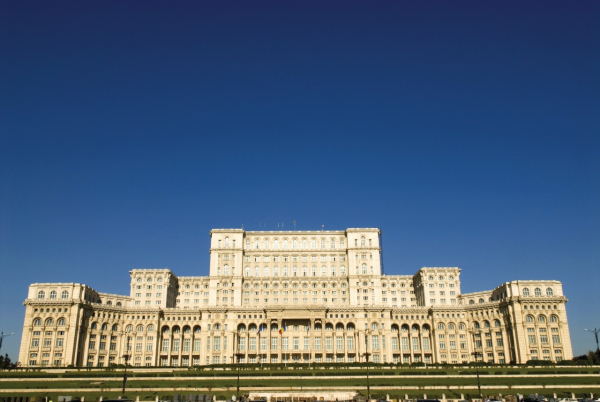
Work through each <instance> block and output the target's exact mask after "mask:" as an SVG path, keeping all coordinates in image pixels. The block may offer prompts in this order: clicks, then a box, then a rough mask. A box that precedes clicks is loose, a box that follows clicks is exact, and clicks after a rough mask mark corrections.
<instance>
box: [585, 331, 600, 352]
mask: <svg viewBox="0 0 600 402" xmlns="http://www.w3.org/2000/svg"><path fill="white" fill-rule="evenodd" d="M585 330H586V331H590V332H592V333H593V334H594V336H595V337H596V350H600V348H599V347H598V334H599V333H600V328H594V329H587V328H586V329H585Z"/></svg>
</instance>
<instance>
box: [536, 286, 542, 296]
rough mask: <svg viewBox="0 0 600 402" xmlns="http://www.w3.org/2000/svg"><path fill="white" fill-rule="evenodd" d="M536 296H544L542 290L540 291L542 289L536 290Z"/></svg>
mask: <svg viewBox="0 0 600 402" xmlns="http://www.w3.org/2000/svg"><path fill="white" fill-rule="evenodd" d="M535 295H536V296H541V295H542V289H540V288H535Z"/></svg>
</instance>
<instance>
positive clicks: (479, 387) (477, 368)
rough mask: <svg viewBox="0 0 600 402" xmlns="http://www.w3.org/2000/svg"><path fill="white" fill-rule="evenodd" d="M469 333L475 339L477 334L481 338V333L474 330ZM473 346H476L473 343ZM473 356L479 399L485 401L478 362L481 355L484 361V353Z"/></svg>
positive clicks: (475, 353) (474, 353) (475, 352)
mask: <svg viewBox="0 0 600 402" xmlns="http://www.w3.org/2000/svg"><path fill="white" fill-rule="evenodd" d="M469 332H470V333H471V334H472V335H473V338H475V334H478V335H480V336H481V331H475V330H472V331H469ZM473 344H475V342H473ZM475 347H477V346H475ZM471 354H472V355H473V356H475V369H476V370H477V390H478V391H479V399H481V400H482V401H483V395H482V394H481V382H480V381H479V364H478V361H477V356H479V355H481V358H482V359H483V353H482V352H477V351H474V352H473V353H471Z"/></svg>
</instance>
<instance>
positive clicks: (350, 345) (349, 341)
mask: <svg viewBox="0 0 600 402" xmlns="http://www.w3.org/2000/svg"><path fill="white" fill-rule="evenodd" d="M346 343H347V344H348V350H354V337H352V336H349V337H347V338H346Z"/></svg>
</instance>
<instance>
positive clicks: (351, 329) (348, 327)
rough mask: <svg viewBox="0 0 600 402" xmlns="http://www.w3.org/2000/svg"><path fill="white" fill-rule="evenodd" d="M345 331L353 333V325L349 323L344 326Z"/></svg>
mask: <svg viewBox="0 0 600 402" xmlns="http://www.w3.org/2000/svg"><path fill="white" fill-rule="evenodd" d="M346 330H347V331H354V324H352V323H349V324H348V325H346Z"/></svg>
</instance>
